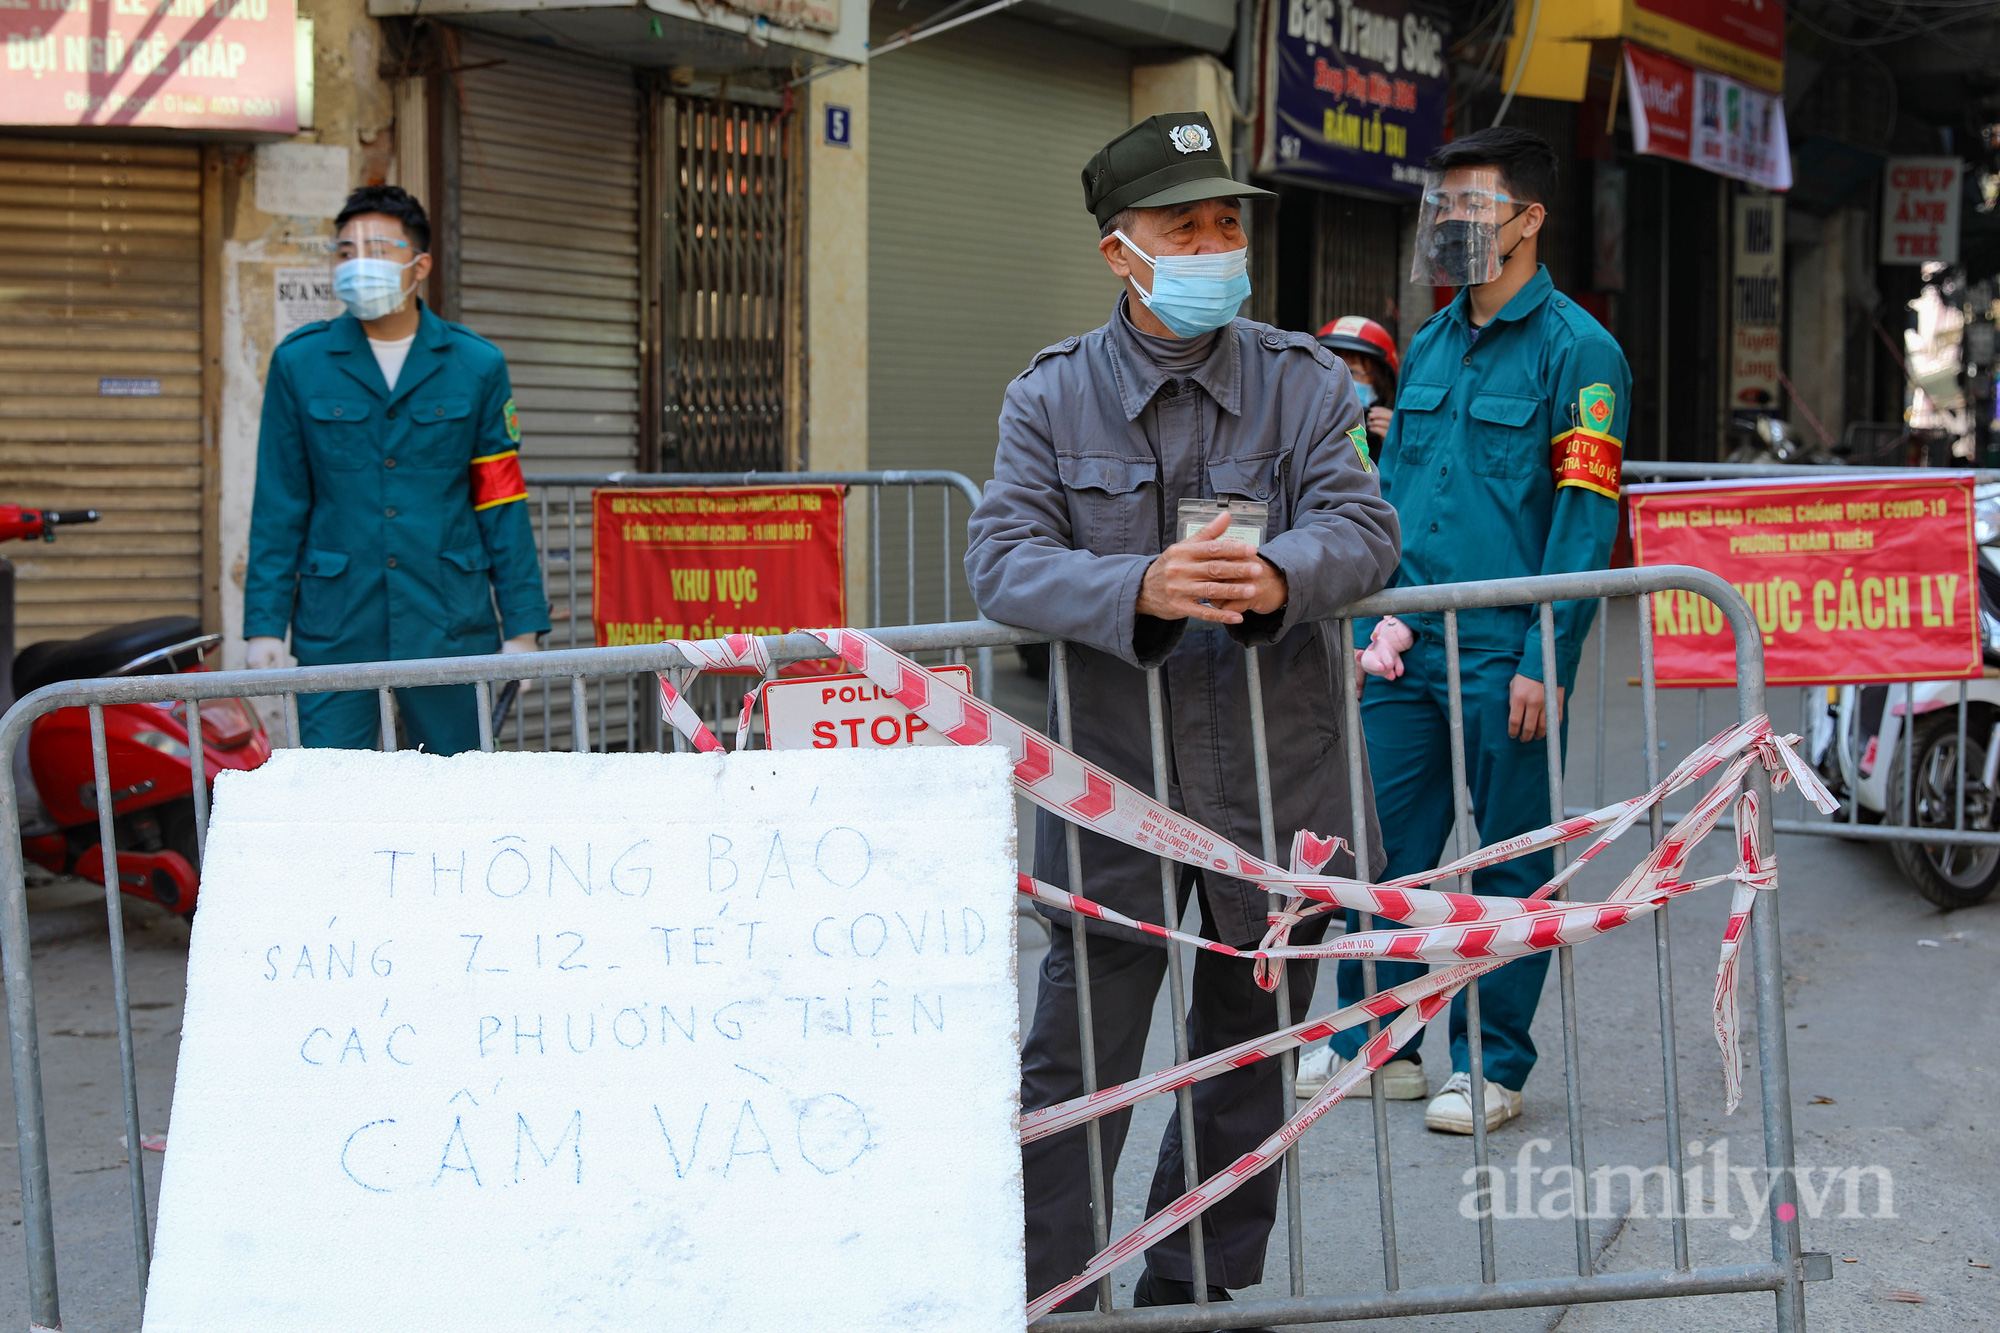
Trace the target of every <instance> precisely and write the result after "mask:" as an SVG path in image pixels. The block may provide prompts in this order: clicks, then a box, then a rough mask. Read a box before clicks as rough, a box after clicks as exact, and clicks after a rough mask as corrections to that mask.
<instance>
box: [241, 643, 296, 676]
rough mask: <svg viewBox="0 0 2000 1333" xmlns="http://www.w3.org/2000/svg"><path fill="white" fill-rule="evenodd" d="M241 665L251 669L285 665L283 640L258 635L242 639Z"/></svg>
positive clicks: (260, 669)
mask: <svg viewBox="0 0 2000 1333" xmlns="http://www.w3.org/2000/svg"><path fill="white" fill-rule="evenodd" d="M243 665H244V666H246V667H248V668H249V669H250V670H252V671H271V670H274V669H276V668H278V667H282V666H285V665H287V663H286V661H285V641H284V640H283V639H273V638H271V637H269V636H268V635H259V636H258V637H257V638H254V639H245V640H244V641H243Z"/></svg>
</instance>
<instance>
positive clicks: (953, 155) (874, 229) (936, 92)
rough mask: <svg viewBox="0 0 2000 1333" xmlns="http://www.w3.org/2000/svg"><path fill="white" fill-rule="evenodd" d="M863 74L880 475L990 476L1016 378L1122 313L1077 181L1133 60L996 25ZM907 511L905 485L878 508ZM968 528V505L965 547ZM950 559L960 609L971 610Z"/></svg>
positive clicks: (930, 518)
mask: <svg viewBox="0 0 2000 1333" xmlns="http://www.w3.org/2000/svg"><path fill="white" fill-rule="evenodd" d="M875 21H876V31H875V33H874V37H875V40H877V41H878V42H879V41H881V40H883V39H884V38H886V37H887V36H889V35H890V34H891V33H892V32H894V31H895V30H896V29H898V28H901V27H906V26H908V24H909V23H910V22H911V19H910V17H909V15H908V14H906V13H903V12H901V11H898V10H896V9H894V8H893V7H878V8H877V11H876V20H875ZM868 77H869V91H868V108H869V115H870V116H871V117H872V118H873V123H872V125H871V126H870V128H869V131H868V134H869V138H868V153H869V166H868V192H869V194H868V222H869V226H868V437H869V439H868V466H870V467H871V468H950V469H952V470H954V471H957V472H963V473H965V474H966V475H967V476H969V477H971V478H973V479H974V480H975V481H984V480H986V479H987V478H989V477H991V476H992V475H993V449H994V443H995V430H994V422H995V420H996V418H998V416H999V414H1000V399H1001V395H1002V394H1003V393H1004V392H1005V391H1006V388H1007V384H1008V381H1010V380H1012V379H1013V378H1014V377H1015V376H1016V375H1018V374H1020V373H1021V372H1022V371H1023V370H1025V369H1026V368H1027V365H1028V362H1029V361H1030V360H1031V359H1032V358H1033V357H1034V354H1035V353H1036V352H1037V351H1039V350H1040V349H1042V348H1044V347H1047V346H1049V345H1050V344H1051V343H1056V342H1060V341H1061V340H1062V339H1064V338H1066V337H1068V336H1070V335H1072V334H1079V333H1087V332H1089V331H1090V330H1091V329H1094V328H1096V327H1097V326H1098V325H1100V324H1102V323H1104V321H1105V320H1106V319H1107V318H1108V317H1109V316H1110V314H1111V305H1112V301H1113V299H1114V298H1115V297H1116V296H1117V293H1118V283H1117V279H1116V278H1114V277H1112V275H1111V273H1110V271H1109V270H1108V269H1106V268H1105V266H1104V260H1103V259H1102V257H1100V256H1099V255H1098V253H1097V250H1096V245H1097V227H1096V224H1095V223H1093V222H1092V221H1091V217H1090V214H1088V213H1086V212H1085V211H1084V207H1083V187H1082V184H1081V181H1080V174H1081V172H1082V170H1083V164H1084V163H1085V162H1087V161H1089V160H1090V157H1091V155H1092V154H1093V153H1095V152H1096V151H1097V150H1098V149H1100V148H1102V147H1103V146H1104V145H1105V144H1106V143H1108V142H1109V141H1110V140H1111V139H1112V138H1113V137H1114V136H1116V135H1117V134H1118V133H1119V132H1120V131H1122V130H1124V129H1125V128H1126V127H1127V126H1128V125H1129V124H1130V123H1131V112H1132V66H1131V56H1130V54H1129V53H1128V52H1127V51H1125V50H1123V49H1122V48H1119V47H1115V46H1112V45H1109V44H1107V43H1104V42H1099V41H1094V40H1092V39H1090V38H1087V37H1080V36H1075V35H1072V34H1069V33H1064V32H1060V31H1058V30H1056V29H1054V28H1050V27H1044V26H1041V25H1038V24H1033V23H1027V22H1023V21H1020V20H1018V19H1011V18H1005V17H1000V18H989V19H981V20H980V21H979V22H977V23H973V24H968V25H967V26H965V27H963V28H960V29H958V30H956V31H954V32H949V33H945V34H944V35H942V36H939V37H934V38H930V39H928V40H926V41H922V42H919V43H917V44H916V45H914V46H910V47H908V48H905V49H903V50H900V51H897V52H896V53H895V54H894V55H893V56H890V57H887V58H885V59H884V60H882V61H881V62H880V63H879V64H876V65H873V66H871V67H870V70H869V76H868ZM902 501H903V497H902V496H900V495H897V494H896V493H895V492H893V491H892V492H890V493H889V494H888V495H887V496H886V497H885V499H884V502H883V509H884V510H885V511H889V510H890V509H891V508H892V507H893V508H894V509H901V508H902ZM918 507H919V522H918V534H919V535H918V537H917V540H916V544H915V549H916V550H917V551H918V552H919V553H935V552H937V551H938V550H939V535H940V534H939V531H938V529H939V526H940V520H939V518H937V517H936V516H935V515H934V513H933V512H932V511H934V510H935V509H936V508H937V507H938V504H937V501H936V499H935V498H934V496H932V495H931V494H930V493H928V492H926V493H925V494H924V496H923V497H921V498H920V501H919V506H918ZM888 517H889V515H888V514H887V513H886V512H885V523H884V528H885V531H884V532H883V533H882V536H881V545H882V554H883V558H884V562H885V564H884V569H883V586H884V589H885V595H884V598H883V609H884V618H885V619H886V620H888V621H889V622H890V623H897V622H900V621H901V620H903V619H904V618H905V614H904V596H903V591H904V588H905V586H906V584H905V577H906V575H905V570H904V563H903V562H904V554H903V553H904V550H905V549H906V547H905V542H904V541H903V539H902V527H901V524H902V522H903V519H902V515H900V514H896V515H894V519H895V522H894V523H890V522H888V521H887V519H888ZM964 519H965V506H964V503H963V502H962V501H958V502H955V508H954V523H955V526H956V527H957V535H956V536H955V537H954V540H953V549H954V551H958V552H962V550H963V544H964V536H963V533H964V529H963V526H962V525H963V523H964ZM951 563H952V565H953V566H954V568H953V569H952V570H951V571H950V574H951V577H952V578H953V579H954V587H955V589H956V590H957V591H955V592H954V593H953V607H954V612H955V614H958V615H961V616H962V615H963V614H964V613H965V608H966V607H967V606H969V605H971V601H970V597H969V596H968V595H967V594H966V593H965V584H964V572H963V571H962V570H961V569H958V568H957V567H956V566H957V565H958V561H957V559H956V558H954V559H953V561H952V562H951ZM939 564H940V562H939V561H938V560H937V558H936V556H935V555H934V554H932V555H930V556H928V557H926V556H925V555H922V554H920V556H919V560H918V568H917V570H916V575H917V592H916V602H917V613H918V619H919V620H922V619H926V618H935V617H936V616H937V615H939V614H941V613H942V609H943V597H942V590H943V585H942V581H941V578H940V569H939V567H938V566H939ZM890 590H893V592H891V591H890ZM961 599H963V600H961ZM891 610H893V612H894V614H889V613H890V612H891ZM857 612H858V613H859V614H866V612H865V610H863V609H861V608H857Z"/></svg>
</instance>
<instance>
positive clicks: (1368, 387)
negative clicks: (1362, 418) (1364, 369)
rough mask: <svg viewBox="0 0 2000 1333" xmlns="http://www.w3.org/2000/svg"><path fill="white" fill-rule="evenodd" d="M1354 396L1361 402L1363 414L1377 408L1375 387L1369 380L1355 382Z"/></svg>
mask: <svg viewBox="0 0 2000 1333" xmlns="http://www.w3.org/2000/svg"><path fill="white" fill-rule="evenodd" d="M1354 396H1355V397H1356V398H1359V399H1360V400H1361V410H1362V411H1363V412H1366V411H1367V410H1368V409H1369V408H1371V407H1373V406H1375V386H1374V385H1372V384H1370V383H1369V382H1368V381H1367V380H1356V381H1354Z"/></svg>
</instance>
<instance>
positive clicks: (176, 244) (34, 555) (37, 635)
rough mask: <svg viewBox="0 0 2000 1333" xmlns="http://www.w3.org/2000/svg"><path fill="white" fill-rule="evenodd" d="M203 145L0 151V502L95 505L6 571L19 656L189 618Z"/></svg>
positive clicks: (17, 142) (196, 527)
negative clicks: (169, 618)
mask: <svg viewBox="0 0 2000 1333" xmlns="http://www.w3.org/2000/svg"><path fill="white" fill-rule="evenodd" d="M201 454H202V397H201V150H200V149H199V148H195V147H179V146H168V145H136V144H83V143H63V142H58V141H54V140H27V139H0V496H4V498H5V499H6V500H8V501H9V502H11V503H15V504H25V505H36V506H46V507H48V508H51V509H71V508H77V509H83V508H91V509H98V510H101V511H102V512H103V514H104V520H103V522H102V523H100V524H99V525H97V526H96V527H94V528H85V529H81V530H66V531H65V532H64V533H63V535H62V539H61V541H60V542H58V543H56V544H55V545H43V544H41V543H35V544H33V545H26V544H23V545H17V546H14V547H12V548H10V549H9V550H7V551H5V552H0V554H6V555H8V556H9V557H11V558H12V559H13V560H14V562H15V565H16V566H17V568H18V570H19V582H18V583H17V585H16V586H17V597H18V603H19V611H18V620H17V629H16V645H17V646H25V645H27V644H30V643H34V642H36V641H37V640H41V639H52V638H72V637H75V636H77V635H81V634H88V633H90V632H92V631H93V630H98V629H102V628H104V627H105V626H107V625H112V624H117V623H119V622H121V621H125V620H135V619H140V618H143V617H148V616H165V615H190V616H193V615H200V614H201V539H202V532H201V529H202V479H201Z"/></svg>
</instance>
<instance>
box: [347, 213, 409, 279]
mask: <svg viewBox="0 0 2000 1333" xmlns="http://www.w3.org/2000/svg"><path fill="white" fill-rule="evenodd" d="M416 257H417V249H416V247H415V246H413V245H411V244H410V239H409V237H408V236H407V235H405V234H404V232H403V224H402V223H400V222H394V221H391V220H389V219H387V218H382V217H366V216H364V217H358V218H353V219H351V220H349V222H348V224H347V225H346V226H345V227H342V228H341V229H340V237H339V239H337V240H336V241H335V242H334V243H333V262H334V263H336V264H344V263H346V262H347V261H348V260H350V259H386V260H388V261H389V262H391V263H393V264H395V265H396V266H397V267H399V268H401V267H404V266H407V265H408V264H410V263H411V262H412V261H413V260H415V259H416Z"/></svg>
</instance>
